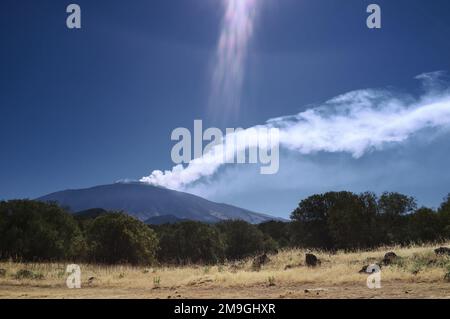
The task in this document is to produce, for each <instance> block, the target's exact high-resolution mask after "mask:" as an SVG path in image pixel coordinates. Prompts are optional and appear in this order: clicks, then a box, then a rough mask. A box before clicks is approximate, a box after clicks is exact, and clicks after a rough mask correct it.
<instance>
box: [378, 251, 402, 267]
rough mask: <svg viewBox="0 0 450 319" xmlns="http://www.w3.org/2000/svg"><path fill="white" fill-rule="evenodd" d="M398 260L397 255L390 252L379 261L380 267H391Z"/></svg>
mask: <svg viewBox="0 0 450 319" xmlns="http://www.w3.org/2000/svg"><path fill="white" fill-rule="evenodd" d="M397 258H398V256H397V254H396V253H394V252H392V251H390V252H388V253H386V254H385V255H384V258H383V260H382V261H381V264H382V265H385V266H387V265H391V264H392V263H393V262H394V261H395V260H396V259H397Z"/></svg>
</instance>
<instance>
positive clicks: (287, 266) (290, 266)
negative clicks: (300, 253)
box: [284, 264, 302, 270]
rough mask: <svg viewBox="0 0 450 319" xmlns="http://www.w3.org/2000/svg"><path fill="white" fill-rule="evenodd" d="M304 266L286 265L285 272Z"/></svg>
mask: <svg viewBox="0 0 450 319" xmlns="http://www.w3.org/2000/svg"><path fill="white" fill-rule="evenodd" d="M301 266H302V264H298V265H286V267H284V270H289V269H293V268H298V267H301Z"/></svg>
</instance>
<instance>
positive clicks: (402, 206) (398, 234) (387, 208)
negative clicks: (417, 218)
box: [378, 192, 417, 244]
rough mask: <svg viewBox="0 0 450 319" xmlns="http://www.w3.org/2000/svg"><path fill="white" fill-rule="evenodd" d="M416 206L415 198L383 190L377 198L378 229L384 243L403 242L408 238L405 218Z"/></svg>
mask: <svg viewBox="0 0 450 319" xmlns="http://www.w3.org/2000/svg"><path fill="white" fill-rule="evenodd" d="M416 208H417V203H416V199H415V198H414V197H410V196H407V195H403V194H400V193H395V192H394V193H388V192H385V193H383V194H382V195H381V196H380V199H379V200H378V210H379V213H380V218H379V222H380V223H379V224H380V231H381V232H382V233H383V234H384V243H387V244H390V243H404V242H405V238H408V234H407V233H406V232H407V218H404V217H405V216H407V215H408V214H411V213H413V212H414V211H415V210H416Z"/></svg>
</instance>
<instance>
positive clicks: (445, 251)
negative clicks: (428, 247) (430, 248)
mask: <svg viewBox="0 0 450 319" xmlns="http://www.w3.org/2000/svg"><path fill="white" fill-rule="evenodd" d="M434 252H435V253H436V255H449V256H450V248H448V247H439V248H438V249H435V250H434Z"/></svg>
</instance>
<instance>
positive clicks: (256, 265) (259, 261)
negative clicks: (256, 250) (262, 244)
mask: <svg viewBox="0 0 450 319" xmlns="http://www.w3.org/2000/svg"><path fill="white" fill-rule="evenodd" d="M268 262H270V258H269V257H268V256H267V254H263V255H261V256H258V257H256V258H255V259H253V269H254V270H259V269H261V266H262V265H265V264H267V263H268Z"/></svg>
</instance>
